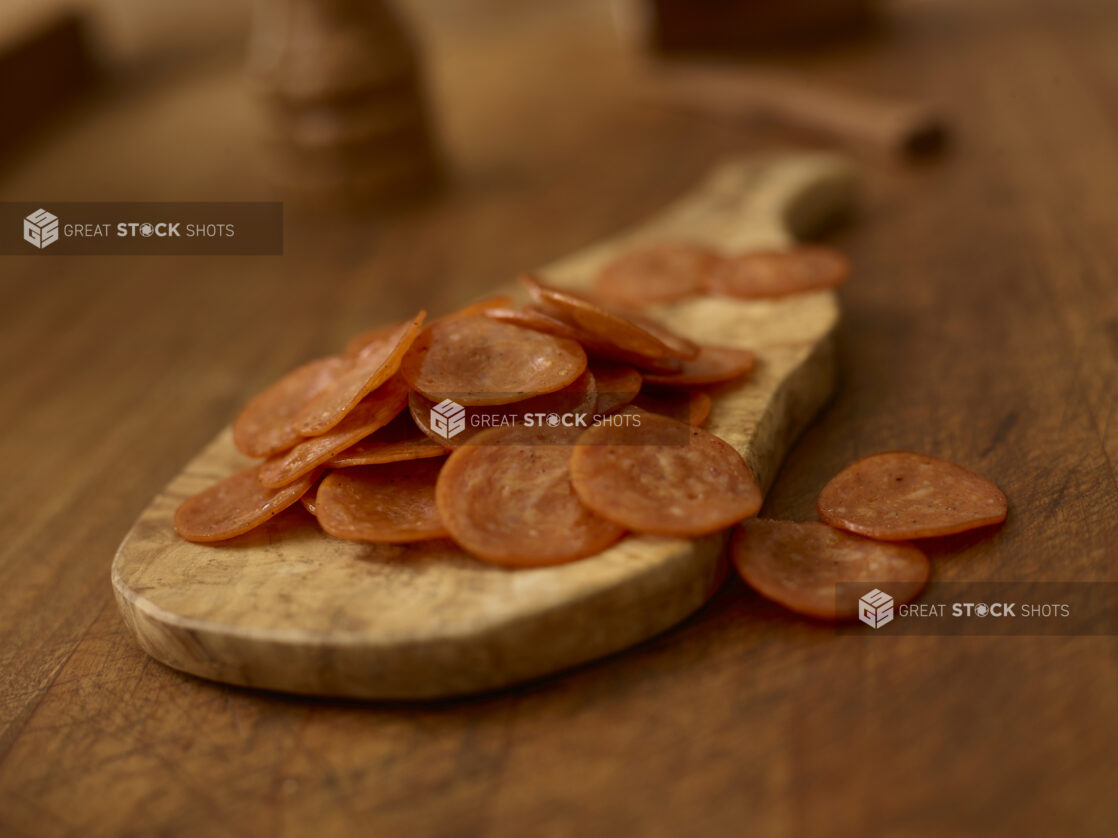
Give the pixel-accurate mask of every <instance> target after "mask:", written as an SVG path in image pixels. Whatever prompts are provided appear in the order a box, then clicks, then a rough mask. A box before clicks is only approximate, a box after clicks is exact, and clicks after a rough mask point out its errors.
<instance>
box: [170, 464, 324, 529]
mask: <svg viewBox="0 0 1118 838" xmlns="http://www.w3.org/2000/svg"><path fill="white" fill-rule="evenodd" d="M260 468H261V466H253V467H252V468H250V469H245V470H244V471H242V472H238V473H237V474H234V475H233V476H232V477H227V478H225V479H224V480H222V481H221V482H220V483H217V484H215V485H213V486H210V488H208V489H206V490H205V491H203V492H199V493H198V494H197V495H194V497H192V498H189V499H187V500H186V501H184V502H183V503H182V505H180V506H179V508H178V509H177V510H175V531H176V532H177V533H178V534H179V535H181V536H182V537H183V538H185V539H186V540H187V541H197V542H202V543H205V542H209V541H224V540H226V539H228V538H234V537H235V536H238V535H243V534H244V533H246V532H249V531H250V530H253V529H256V528H257V527H258V526H260V525H261V524H263V523H264V522H265V521H269V520H271V519H272V518H274V517H275V516H276V515H278V514H279V513H281V512H283V510H285V509H287V508H288V507H289V506H291V505H292V504H294V503H298V501H299V498H301V497H302V496H303V494H304V493H305V492H307V490H308V489H310V488H311V487H312V486H313V485H314V482H315V481H316V480H318V475H319V473H318V472H308V473H306V474H304V475H302V476H301V477H299V478H297V479H295V480H293V481H291V482H290V483H288V484H287V485H286V486H283V487H282V488H279V489H267V488H265V487H264V486H262V485H261V484H260V475H259V472H260Z"/></svg>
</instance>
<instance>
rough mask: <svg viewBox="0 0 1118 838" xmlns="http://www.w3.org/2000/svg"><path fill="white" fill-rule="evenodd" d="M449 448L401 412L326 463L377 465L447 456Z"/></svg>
mask: <svg viewBox="0 0 1118 838" xmlns="http://www.w3.org/2000/svg"><path fill="white" fill-rule="evenodd" d="M448 453H449V449H448V448H446V447H445V446H444V445H440V444H439V443H438V442H436V441H435V440H433V439H432V438H431V437H429V436H427V434H425V433H424V432H423V431H421V430H420V429H419V428H417V427H416V426H415V422H413V421H412V419H411V416H410V415H409V414H407V413H401V414H400V415H399V416H397V417H396V418H395V419H393V420H392V421H391V422H389V423H388V424H387V425H385V426H384V427H383V428H381V429H380V430H378V431H375V432H374V433H373V434H372V435H371V436H367V437H365V439H363V440H361V441H360V442H357V443H354V444H353V445H351V446H350V447H349V448H347V449H346V450H345V451H343V452H342V453H340V454H338V455H336V456H335V457H333V458H331V459H330V461H329V462H327V463H326V465H327V466H329V467H330V468H350V467H352V466H375V465H380V464H382V463H398V462H404V461H406V460H424V459H427V458H429V457H445V456H446V455H447V454H448Z"/></svg>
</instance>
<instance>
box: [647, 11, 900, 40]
mask: <svg viewBox="0 0 1118 838" xmlns="http://www.w3.org/2000/svg"><path fill="white" fill-rule="evenodd" d="M647 2H648V3H649V6H650V7H651V9H650V11H651V18H652V20H651V27H650V36H651V41H652V45H653V46H654V47H655V48H656V49H658V50H660V51H662V52H697V51H711V50H725V51H739V50H743V49H750V50H757V49H761V50H768V49H772V48H774V47H786V46H791V45H803V44H810V43H820V42H822V41H828V40H832V39H836V38H842V37H847V36H850V35H854V34H859V33H861V32H864V31H865V30H867V29H868V28H869V27H870V25H871V24H872V23H873V21H874V20H875V18H876V13H877V6H878V5H879V0H647Z"/></svg>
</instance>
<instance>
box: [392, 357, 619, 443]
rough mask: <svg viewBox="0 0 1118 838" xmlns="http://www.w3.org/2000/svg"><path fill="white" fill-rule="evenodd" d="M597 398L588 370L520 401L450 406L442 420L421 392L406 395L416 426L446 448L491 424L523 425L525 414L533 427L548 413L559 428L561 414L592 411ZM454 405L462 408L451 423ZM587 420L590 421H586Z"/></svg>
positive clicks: (444, 411)
mask: <svg viewBox="0 0 1118 838" xmlns="http://www.w3.org/2000/svg"><path fill="white" fill-rule="evenodd" d="M597 401H598V394H597V390H596V387H595V383H594V375H593V374H592V373H591V372H590V370H585V371H584V372H583V373H582V375H580V376H579V377H578V378H576V379H575V380H574V381H572V382H571V383H570V384H568V385H567V386H566V387H564V388H563V389H562V390H556V391H555V392H554V393H544V394H542V395H539V396H533V397H532V398H529V399H524V400H523V401H519V402H514V403H512V404H507V405H470V406H464V405H451V407H450V409H449V410H442V411H441V412H442V416H443V419H444V420H445V421H440V422H438V427H439V428H440V429H445V433H444V430H436V429H435V421H433V420H434V417H433V416H432V412H433V411H436V408H438V407H439V405H438V404H437V403H436V402H434V401H432V400H431V399H429V398H427V397H426V396H424V395H423V394H422V393H416V392H412V393H410V394H409V395H408V408H409V411H410V413H411V418H412V420H413V421H414V422H415V424H416V426H417V427H418V428H419V429H420V431H422V432H423V433H424V434H426V435H427V436H428V437H430V438H431V440H432V441H434V442H437V443H439V444H441V445H445V446H448V447H449V448H458V447H459V446H462V445H469V444H471V440H472V439H473V437H474V435H475V434H478V433H481V432H482V431H485V430H488V429H489V428H494V427H507V426H510V425H524V424H526V421H527V419H526V417H529V416H530V417H531V424H532V425H533V426H539V427H542V426H547V419H548V417H549V416H552V415H555V416H557V417H559V422H560V424H559V425H558V426H559V427H562V426H563V425H562V423H563V422H564V421H566V422H570V421H573V420H570V419H564V417H568V416H575V415H577V414H591V413H593V412H594V408H595V405H596V404H597ZM456 407H461V408H462V412H461V415H460V417H459V418H460V420H461V421H460V423H453V422H452V419H453V418H454V417H457V416H458V412H457V410H456V409H455V408H456ZM587 421H589V420H587Z"/></svg>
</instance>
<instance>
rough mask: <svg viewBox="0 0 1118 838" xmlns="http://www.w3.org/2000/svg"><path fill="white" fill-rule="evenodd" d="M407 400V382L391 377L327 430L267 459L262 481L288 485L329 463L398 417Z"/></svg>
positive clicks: (273, 485) (270, 485)
mask: <svg viewBox="0 0 1118 838" xmlns="http://www.w3.org/2000/svg"><path fill="white" fill-rule="evenodd" d="M407 403H408V389H407V385H406V384H404V382H403V381H402V380H401V379H400V378H399V377H396V378H392V379H389V381H388V382H387V383H386V384H385V385H384V386H383V387H380V388H379V389H377V391H376V392H374V393H370V394H369V395H368V396H366V397H365V398H364V400H362V401H361V402H359V403H358V405H357V407H356V408H354V409H353V410H351V411H350V412H349V413H348V414H347V415H346V417H345V418H344V419H342V421H341V422H339V423H338V424H337V425H335V426H334V427H333V428H331V429H330V430H329V431H327V432H326V433H324V434H321V435H320V436H312V437H308V438H307V439H304V440H303V441H302V442H300V443H299V444H298V445H296V446H295V447H294V448H292V449H291V450H290V451H287V452H285V453H283V454H277V455H275V456H274V457H272V458H270V459H268V460H266V461H265V462H264V464H263V465H261V466H260V482H261V483H262V484H263V485H265V486H269V487H272V488H275V487H277V486H285V485H287V484H288V483H291V482H292V481H294V480H297V479H298V478H299V477H301V476H302V475H304V474H306V473H307V472H309V471H311V470H312V469H315V468H317V467H318V466H321V465H325V464H326V463H327V462H328V461H329V460H330V459H332V458H333V457H335V456H337V455H338V454H340V453H342V452H343V451H345V450H346V449H347V448H349V447H350V446H351V445H353V444H354V443H356V442H358V441H359V440H362V439H364V438H365V437H367V436H368V435H369V434H371V433H373V432H374V431H377V430H379V429H380V428H383V427H384V426H385V425H387V424H388V423H389V422H391V421H392V420H393V419H395V418H396V417H397V416H398V415H399V414H400V412H401V411H402V410H403V409H404V406H405V405H407Z"/></svg>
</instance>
